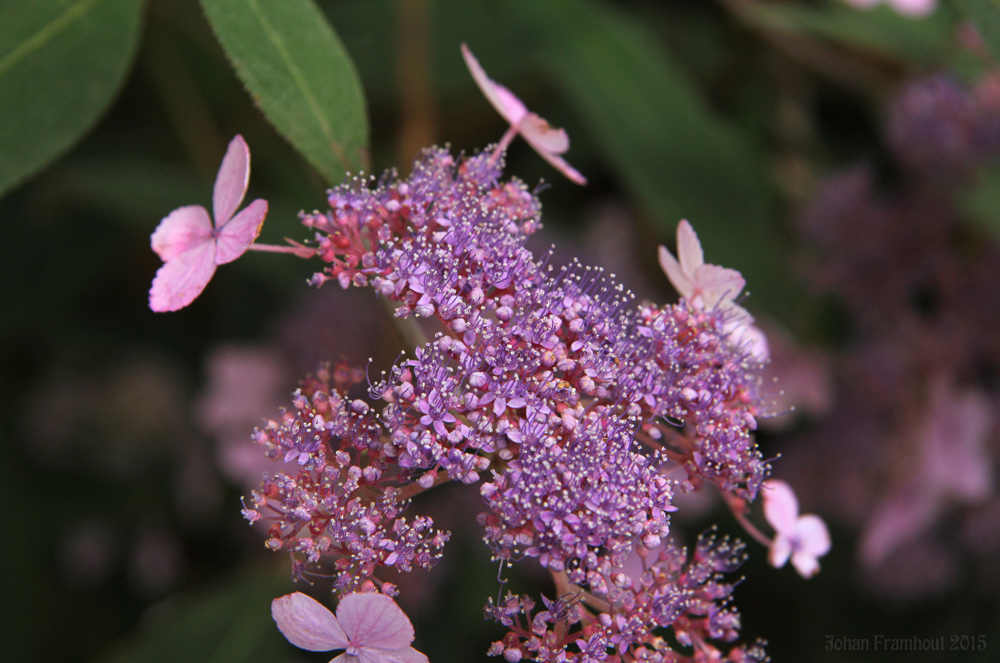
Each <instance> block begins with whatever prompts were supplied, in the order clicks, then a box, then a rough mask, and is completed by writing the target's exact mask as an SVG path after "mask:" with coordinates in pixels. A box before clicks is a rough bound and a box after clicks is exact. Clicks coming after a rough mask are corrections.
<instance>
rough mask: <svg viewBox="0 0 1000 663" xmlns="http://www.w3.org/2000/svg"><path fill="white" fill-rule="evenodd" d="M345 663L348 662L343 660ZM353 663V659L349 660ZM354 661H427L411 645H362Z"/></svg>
mask: <svg viewBox="0 0 1000 663" xmlns="http://www.w3.org/2000/svg"><path fill="white" fill-rule="evenodd" d="M345 663H348V662H347V661H345ZM350 663H355V661H350ZM356 663H428V662H427V657H426V656H424V655H423V654H422V653H420V652H418V651H417V650H416V649H414V648H413V647H405V648H403V649H374V648H373V649H369V648H368V647H362V648H361V649H360V651H359V652H358V658H357V660H356Z"/></svg>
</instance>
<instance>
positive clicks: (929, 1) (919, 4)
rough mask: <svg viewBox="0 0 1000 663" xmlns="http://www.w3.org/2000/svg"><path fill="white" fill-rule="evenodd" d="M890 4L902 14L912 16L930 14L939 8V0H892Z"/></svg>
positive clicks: (918, 16)
mask: <svg viewBox="0 0 1000 663" xmlns="http://www.w3.org/2000/svg"><path fill="white" fill-rule="evenodd" d="M890 4H891V5H892V6H893V8H895V10H896V11H898V12H899V13H900V14H903V15H905V16H910V17H911V18H923V17H924V16H929V15H930V14H932V13H933V12H934V10H935V9H936V8H937V0H891V2H890Z"/></svg>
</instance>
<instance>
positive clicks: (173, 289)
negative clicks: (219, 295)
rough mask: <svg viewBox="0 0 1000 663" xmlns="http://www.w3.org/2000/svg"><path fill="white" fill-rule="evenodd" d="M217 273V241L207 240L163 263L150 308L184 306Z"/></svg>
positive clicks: (174, 309)
mask: <svg viewBox="0 0 1000 663" xmlns="http://www.w3.org/2000/svg"><path fill="white" fill-rule="evenodd" d="M214 273H215V242H205V243H203V244H199V245H197V246H195V247H194V248H191V249H189V250H187V251H186V252H184V254H183V255H180V256H178V257H175V258H173V259H172V260H168V261H167V262H165V263H163V266H162V267H160V269H159V270H157V272H156V277H155V278H154V279H153V287H152V288H150V290H149V308H151V309H152V310H153V311H156V312H157V313H165V312H167V311H177V310H179V309H182V308H184V307H185V306H187V305H188V304H190V303H191V302H193V301H194V300H195V298H196V297H197V296H198V295H200V294H201V291H202V290H204V289H205V286H206V285H208V282H209V281H211V280H212V275H213V274H214Z"/></svg>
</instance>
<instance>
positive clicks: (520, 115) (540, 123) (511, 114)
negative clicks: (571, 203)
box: [462, 44, 587, 185]
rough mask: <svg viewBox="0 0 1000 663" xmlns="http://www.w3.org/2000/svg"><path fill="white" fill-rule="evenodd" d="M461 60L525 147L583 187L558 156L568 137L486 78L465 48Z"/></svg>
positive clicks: (575, 172)
mask: <svg viewBox="0 0 1000 663" xmlns="http://www.w3.org/2000/svg"><path fill="white" fill-rule="evenodd" d="M462 57H463V58H464V59H465V65H466V66H467V67H468V68H469V72H470V73H471V74H472V78H473V79H474V80H475V81H476V85H478V86H479V89H480V90H482V92H483V94H484V95H485V96H486V99H488V100H489V102H490V104H492V105H493V107H494V108H495V109H496V110H497V112H498V113H500V115H501V116H503V118H504V119H505V120H507V122H508V123H510V125H511V126H512V127H514V128H515V129H516V130H517V132H518V133H519V134H521V136H523V137H524V139H525V140H526V141H527V142H528V144H529V145H531V147H532V148H534V150H535V151H536V152H538V154H539V155H541V157H542V158H543V159H545V160H546V161H548V162H549V163H550V164H552V166H553V167H554V168H555V169H556V170H558V171H559V172H560V173H562V174H563V175H565V176H566V177H567V178H568V179H569V180H570V181H572V182H574V183H576V184H580V185H583V184H586V183H587V178H585V177H584V176H583V175H582V174H581V173H580V172H579V171H578V170H576V169H575V168H573V166H571V165H569V163H568V162H567V161H566V160H565V159H563V158H562V157H560V156H559V155H560V154H562V153H563V152H565V151H566V150H568V149H569V136H567V135H566V132H565V130H563V129H557V128H555V127H552V126H551V125H549V123H548V122H546V121H545V120H544V119H543V118H541V117H539V116H538V115H537V114H535V113H530V112H528V109H527V108H526V107H525V105H524V102H522V101H521V100H520V99H518V98H517V96H515V95H514V93H513V92H511V91H510V90H508V89H507V88H505V87H504V86H502V85H500V84H499V83H496V82H495V81H493V80H492V79H491V78H490V77H489V76H487V75H486V71H485V70H484V69H483V68H482V66H480V64H479V61H478V60H476V57H475V56H474V55H473V54H472V51H470V50H469V47H468V46H466V45H465V44H462Z"/></svg>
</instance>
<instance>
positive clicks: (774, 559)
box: [767, 532, 792, 569]
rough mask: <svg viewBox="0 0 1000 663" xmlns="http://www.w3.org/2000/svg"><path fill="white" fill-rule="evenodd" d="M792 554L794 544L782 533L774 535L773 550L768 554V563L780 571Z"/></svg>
mask: <svg viewBox="0 0 1000 663" xmlns="http://www.w3.org/2000/svg"><path fill="white" fill-rule="evenodd" d="M791 554H792V542H791V541H790V540H789V539H788V537H786V536H785V535H784V534H781V533H780V532H779V533H778V534H775V535H774V540H773V541H771V548H770V550H768V553H767V561H768V562H770V563H771V566H773V567H774V568H776V569H780V568H781V567H782V566H784V565H785V562H787V561H788V556H789V555H791Z"/></svg>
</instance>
